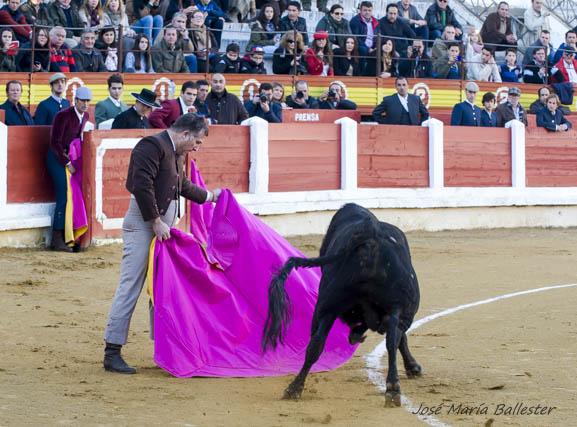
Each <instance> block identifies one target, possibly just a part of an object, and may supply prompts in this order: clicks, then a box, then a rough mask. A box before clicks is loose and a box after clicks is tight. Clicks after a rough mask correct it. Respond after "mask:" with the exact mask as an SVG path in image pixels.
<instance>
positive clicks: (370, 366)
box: [364, 283, 577, 427]
mask: <svg viewBox="0 0 577 427" xmlns="http://www.w3.org/2000/svg"><path fill="white" fill-rule="evenodd" d="M574 286H577V283H570V284H567V285H556V286H545V287H543V288H537V289H529V290H527V291H520V292H513V293H511V294H505V295H501V296H498V297H494V298H489V299H484V300H482V301H477V302H472V303H470V304H463V305H459V306H457V307H453V308H448V309H447V310H443V311H440V312H438V313H435V314H431V315H430V316H427V317H423V318H422V319H419V320H417V321H416V322H413V325H412V326H411V328H410V329H409V330H408V331H407V332H410V331H412V330H413V329H417V328H418V327H420V326H423V325H424V324H426V323H429V322H430V321H431V320H435V319H437V318H439V317H443V316H448V315H449V314H453V313H455V312H457V311H461V310H465V309H467V308H471V307H476V306H478V305H483V304H489V303H491V302H495V301H499V300H502V299H507V298H513V297H517V296H520V295H527V294H534V293H537V292H543V291H551V290H554V289H563V288H571V287H574ZM386 352H387V341H386V339H385V340H383V341H382V342H381V343H380V344H379V345H377V346H376V347H375V349H374V350H373V351H372V352H371V353H369V354H367V355H365V356H364V357H365V364H366V366H367V369H366V371H367V375H368V377H369V381H371V382H372V383H373V384H374V385H375V386H376V387H377V389H378V390H379V391H382V392H385V391H386V389H387V386H386V379H385V376H384V375H383V373H382V370H383V368H384V367H383V365H382V364H381V360H382V359H383V356H384V355H385V353H386ZM401 402H402V405H403V408H404V409H405V410H406V411H408V412H411V413H413V412H416V411H417V409H418V406H415V405H414V404H413V402H411V400H410V399H408V398H407V397H406V396H402V398H401ZM417 417H418V418H419V419H421V421H424V422H425V423H427V424H429V425H431V426H435V427H450V425H449V424H446V423H444V422H442V421H441V420H439V419H437V418H435V417H433V416H431V415H417Z"/></svg>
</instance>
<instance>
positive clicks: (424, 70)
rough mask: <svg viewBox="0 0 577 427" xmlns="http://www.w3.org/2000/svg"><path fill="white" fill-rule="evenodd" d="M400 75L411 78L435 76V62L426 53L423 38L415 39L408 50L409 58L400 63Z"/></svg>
mask: <svg viewBox="0 0 577 427" xmlns="http://www.w3.org/2000/svg"><path fill="white" fill-rule="evenodd" d="M399 75H401V76H405V77H409V78H411V79H430V78H432V77H433V62H432V59H431V57H430V56H428V55H427V54H426V53H425V45H424V43H423V40H419V39H415V40H413V43H412V45H411V47H410V48H409V50H408V59H403V60H401V62H400V63H399Z"/></svg>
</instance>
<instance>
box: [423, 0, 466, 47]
mask: <svg viewBox="0 0 577 427" xmlns="http://www.w3.org/2000/svg"><path fill="white" fill-rule="evenodd" d="M425 21H427V25H428V26H429V39H430V40H436V39H438V38H439V37H441V33H442V32H443V29H444V28H445V26H446V25H452V26H454V27H455V33H456V34H455V35H456V37H455V38H456V39H457V40H461V38H462V37H463V27H462V26H461V24H459V21H457V18H456V17H455V14H454V13H453V10H452V9H451V8H450V7H449V0H435V4H433V5H431V6H429V8H428V9H427V13H426V14H425Z"/></svg>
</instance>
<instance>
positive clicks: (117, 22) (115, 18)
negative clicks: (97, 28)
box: [104, 0, 136, 38]
mask: <svg viewBox="0 0 577 427" xmlns="http://www.w3.org/2000/svg"><path fill="white" fill-rule="evenodd" d="M104 25H105V26H107V27H114V28H115V29H116V37H117V38H118V29H119V28H120V27H122V36H123V37H130V38H134V37H135V36H136V32H135V31H134V30H133V29H131V28H130V25H129V24H128V15H127V14H126V8H125V6H124V3H123V2H122V0H106V2H105V3H104Z"/></svg>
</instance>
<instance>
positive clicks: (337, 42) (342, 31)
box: [315, 4, 352, 49]
mask: <svg viewBox="0 0 577 427" xmlns="http://www.w3.org/2000/svg"><path fill="white" fill-rule="evenodd" d="M343 14H344V12H343V7H342V6H341V5H338V4H334V5H332V6H331V10H330V11H329V13H327V14H326V15H325V16H323V17H322V18H321V20H320V21H319V23H318V24H317V27H316V28H315V31H326V32H327V33H329V42H330V43H331V45H332V46H331V47H332V48H333V49H336V48H338V47H339V46H341V45H342V44H343V43H344V41H345V39H346V37H347V35H350V34H352V31H351V26H350V25H349V21H347V20H346V19H345V18H343Z"/></svg>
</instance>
